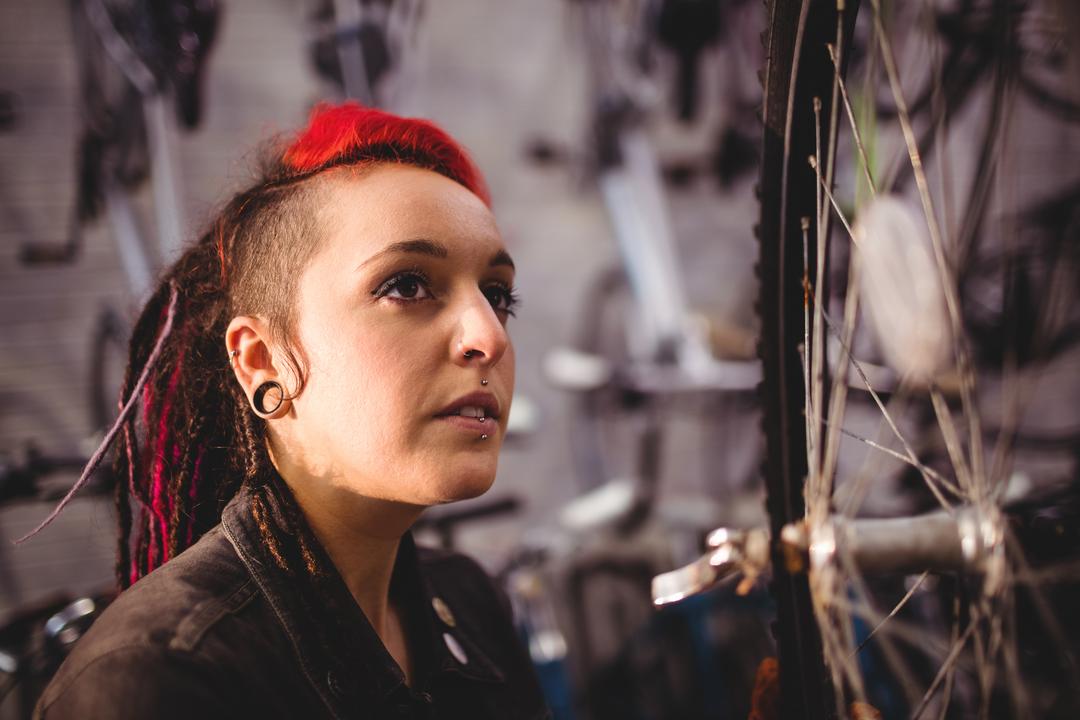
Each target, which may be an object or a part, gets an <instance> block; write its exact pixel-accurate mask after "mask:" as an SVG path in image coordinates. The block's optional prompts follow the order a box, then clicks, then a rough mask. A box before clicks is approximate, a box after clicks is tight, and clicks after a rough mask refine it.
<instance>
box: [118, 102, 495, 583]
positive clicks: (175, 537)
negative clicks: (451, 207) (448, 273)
mask: <svg viewBox="0 0 1080 720" xmlns="http://www.w3.org/2000/svg"><path fill="white" fill-rule="evenodd" d="M387 162H394V163H402V164H407V165H413V166H416V167H421V168H425V169H429V170H433V171H435V172H438V173H440V174H442V175H444V176H446V177H448V178H450V179H452V180H454V181H456V182H458V183H460V184H461V185H463V186H465V187H466V188H468V189H469V190H471V191H472V192H473V193H475V194H476V195H477V196H478V197H480V198H481V199H482V200H483V201H484V202H485V203H487V204H490V199H489V196H488V194H487V189H486V187H485V185H484V182H483V180H482V178H481V176H480V174H479V172H478V171H477V169H476V168H475V166H474V165H473V164H472V162H471V161H470V159H469V158H468V156H467V155H466V154H465V152H464V150H462V148H461V147H459V146H458V145H457V144H456V143H455V142H454V141H453V140H452V139H451V138H450V137H449V136H448V135H447V134H446V133H444V132H443V131H442V130H440V129H439V128H438V127H436V126H435V125H433V124H431V123H429V122H426V121H423V120H417V119H409V118H400V117H397V116H394V115H390V114H388V113H385V112H381V111H378V110H373V109H368V108H363V107H361V106H359V105H356V104H354V103H346V104H343V105H337V106H326V105H324V106H320V107H318V108H316V109H315V111H314V112H313V114H312V116H311V119H310V121H309V123H308V126H307V127H306V128H305V129H304V130H302V131H301V132H300V133H299V134H298V135H297V136H296V137H295V138H294V139H293V140H292V142H291V143H289V144H287V145H286V146H285V147H284V148H283V149H282V148H280V146H279V148H278V150H276V151H274V152H273V153H272V155H271V156H270V157H269V161H268V162H266V163H265V165H264V168H263V170H262V172H261V173H260V176H259V178H258V180H257V181H256V182H255V183H254V184H253V185H252V186H251V187H249V188H248V189H246V190H244V191H242V192H240V193H238V194H237V195H236V196H235V197H233V198H232V200H231V201H229V202H228V203H227V204H226V205H225V207H224V209H223V210H222V211H221V212H220V214H219V215H218V216H217V217H216V218H215V219H214V221H213V222H212V223H211V225H210V228H209V230H208V231H207V232H205V233H204V234H203V235H202V236H201V237H200V238H199V239H198V241H197V242H196V243H195V244H193V245H191V246H190V247H189V248H188V249H187V250H186V252H184V254H183V255H182V256H181V257H180V258H179V259H178V260H177V261H176V262H175V263H174V264H173V265H172V266H171V267H170V268H169V269H168V270H167V271H166V272H165V274H164V276H163V277H162V278H161V279H160V281H159V283H158V285H157V288H156V290H155V291H154V293H153V295H152V296H151V297H150V299H149V301H148V302H147V303H146V306H145V307H144V309H143V311H142V313H141V315H140V316H139V319H138V321H137V323H136V325H135V328H134V331H133V334H132V338H131V345H130V349H129V356H128V365H127V370H126V372H125V378H124V383H123V390H122V395H121V397H122V398H124V399H125V400H127V399H128V398H129V397H130V396H131V395H132V393H134V392H137V391H138V390H137V385H138V384H139V378H141V376H142V375H144V374H145V372H144V371H145V370H146V369H147V368H148V362H149V361H150V359H151V355H152V354H153V353H155V351H157V354H156V355H154V358H155V361H154V362H153V363H152V366H151V367H149V370H150V372H149V375H148V377H147V379H146V380H145V381H144V384H143V385H142V388H141V397H140V398H139V405H140V412H133V413H129V414H128V415H126V416H121V419H120V422H121V423H122V426H121V427H120V428H119V430H120V432H119V434H118V435H117V437H118V438H119V447H118V448H117V452H116V453H115V459H114V469H115V476H116V477H117V478H118V482H117V487H116V506H117V512H118V516H119V542H118V552H117V563H116V574H117V579H118V581H119V583H120V586H121V587H127V586H129V585H130V584H131V583H134V582H135V581H136V580H138V579H139V578H140V577H142V576H144V575H146V574H147V573H149V572H150V571H151V570H153V569H154V568H156V567H158V566H160V565H161V564H163V563H165V562H167V561H168V560H169V559H170V558H172V557H174V556H176V555H177V554H178V553H180V552H182V551H183V550H184V549H185V548H187V547H189V546H190V545H191V544H193V543H194V542H195V541H196V540H198V538H199V537H201V536H202V535H203V534H204V533H205V532H206V531H207V530H209V529H210V528H211V527H213V526H214V525H216V524H217V523H218V522H219V521H220V518H221V512H222V509H223V508H224V506H225V504H226V503H227V502H228V501H229V500H230V499H231V498H232V496H233V495H234V494H235V493H236V491H237V490H238V489H239V487H240V486H241V484H243V483H249V484H251V485H252V486H253V487H255V488H256V490H257V491H256V492H254V493H253V494H252V497H253V500H252V503H253V506H252V508H251V510H252V514H253V516H254V517H255V519H256V521H257V522H258V524H259V527H260V529H261V531H262V534H263V536H264V539H265V541H266V544H267V547H268V548H269V549H270V551H271V554H272V555H273V556H274V558H275V560H276V562H277V563H278V564H279V565H281V567H282V568H283V569H286V570H290V571H299V570H304V571H307V572H309V573H315V572H316V570H317V568H316V562H315V560H314V557H315V556H314V555H313V553H312V552H311V548H310V546H309V541H305V540H304V538H305V537H307V534H306V533H305V532H303V531H302V529H303V528H302V520H301V518H300V517H299V511H298V510H297V509H296V507H295V504H288V503H286V504H285V507H286V509H287V513H286V514H287V517H285V518H284V520H285V522H286V523H287V525H290V526H292V527H290V528H287V530H289V531H290V534H291V535H293V536H294V537H296V538H298V539H299V540H300V542H299V544H298V549H295V550H290V549H287V548H285V547H284V546H283V545H282V544H281V543H279V542H278V540H277V539H276V538H275V536H274V533H273V532H271V527H270V526H271V523H270V521H269V519H268V518H269V515H270V509H269V508H270V505H271V504H272V503H271V502H270V500H272V496H271V495H270V494H268V493H274V492H278V493H280V492H282V491H283V489H282V488H281V487H277V486H276V485H275V480H274V478H276V473H274V471H273V466H272V463H271V461H270V458H269V454H268V452H267V449H266V429H267V428H266V421H265V420H263V419H262V418H261V417H259V416H258V415H256V414H255V413H254V412H253V411H252V409H251V407H250V404H249V402H248V399H247V397H246V396H245V394H244V392H243V390H242V388H241V387H240V385H239V383H237V382H236V380H235V378H234V377H233V373H232V370H231V367H230V363H229V358H228V355H227V352H226V349H225V344H224V337H225V331H226V328H227V326H228V323H229V322H230V320H231V319H232V318H233V317H236V316H238V315H258V316H262V317H264V318H266V319H267V321H268V323H269V326H270V330H271V336H272V338H273V340H274V341H275V342H277V343H280V345H281V347H282V348H283V349H284V354H285V359H286V362H288V363H289V364H290V365H291V366H292V368H293V369H294V370H295V371H296V373H295V377H297V378H299V385H300V386H299V387H298V388H296V389H295V390H294V395H295V394H299V393H300V392H301V391H302V390H303V384H304V377H305V375H304V366H303V364H302V363H301V362H300V359H301V358H302V357H303V351H302V349H301V348H296V347H295V344H294V343H292V342H291V339H292V338H293V337H295V335H294V332H293V331H294V328H293V311H292V306H293V304H294V300H295V291H296V281H297V278H298V277H299V276H300V274H301V272H302V270H303V268H304V267H305V265H306V263H307V261H308V260H309V259H310V258H311V257H312V255H313V254H314V252H315V251H316V249H317V243H318V238H319V237H320V233H319V228H318V227H317V222H316V218H317V217H318V212H317V210H318V207H317V205H318V198H319V195H318V194H317V192H316V190H315V185H316V183H314V182H313V180H314V179H315V178H317V177H318V176H320V175H321V174H323V173H326V172H328V171H331V170H332V169H334V168H340V167H366V166H371V165H375V164H379V163H387ZM173 309H175V319H174V321H173V324H172V325H171V330H169V331H168V332H164V329H165V323H166V318H167V316H168V315H169V313H170V312H172V310H173ZM284 492H287V489H284ZM288 508H291V510H288ZM290 547H291V546H290Z"/></svg>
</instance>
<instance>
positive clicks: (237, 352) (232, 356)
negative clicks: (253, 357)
mask: <svg viewBox="0 0 1080 720" xmlns="http://www.w3.org/2000/svg"><path fill="white" fill-rule="evenodd" d="M239 355H240V348H233V349H232V350H230V351H229V363H230V364H231V363H232V361H233V360H235V359H236V358H237V356H239Z"/></svg>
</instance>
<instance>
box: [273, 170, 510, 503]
mask: <svg viewBox="0 0 1080 720" xmlns="http://www.w3.org/2000/svg"><path fill="white" fill-rule="evenodd" d="M316 197H317V200H316V202H317V204H318V205H319V206H320V207H321V208H322V210H321V211H320V214H319V218H318V224H319V227H320V228H322V235H323V237H322V238H321V240H320V248H319V250H318V251H317V253H316V254H315V256H314V257H313V259H312V260H311V262H310V264H309V265H308V267H307V268H306V269H305V271H304V272H303V274H302V275H301V277H300V280H299V283H298V293H297V313H296V321H297V324H296V335H297V339H298V341H299V345H300V347H301V348H302V350H303V354H304V356H305V357H306V360H307V367H308V375H307V384H306V386H305V387H304V390H303V392H302V393H301V394H300V395H299V397H297V398H296V399H295V400H294V401H293V403H292V408H291V410H290V412H289V413H288V414H287V415H286V416H285V417H283V418H281V419H280V420H275V421H272V422H271V427H272V433H273V437H274V441H275V443H274V444H275V447H274V451H275V456H276V459H278V460H279V465H280V464H281V461H282V460H283V461H284V462H285V463H286V464H287V465H288V466H289V467H290V468H297V469H300V470H301V472H303V473H304V474H305V475H308V476H310V477H312V478H314V479H315V480H316V481H318V482H320V483H323V482H325V483H329V485H330V487H332V488H334V489H335V490H348V491H349V492H351V493H357V494H360V495H363V496H366V497H371V498H378V499H383V500H392V501H398V502H405V503H410V504H415V505H432V504H436V503H441V502H448V501H451V500H458V499H463V498H468V497H474V496H476V495H479V494H481V493H483V492H484V491H486V490H487V489H488V488H489V487H490V485H491V483H492V481H493V480H494V478H495V469H496V462H497V458H498V453H499V448H500V446H501V444H502V440H503V435H504V434H505V432H506V418H507V415H508V413H509V410H510V399H511V395H512V393H513V389H514V351H513V346H512V345H511V343H510V338H509V336H508V335H507V332H506V322H507V319H508V316H509V315H510V314H511V313H512V310H513V307H512V306H513V296H512V293H511V290H512V287H513V281H514V268H513V264H512V263H511V261H510V258H509V256H508V255H507V254H506V250H505V248H504V246H503V242H502V238H501V237H500V235H499V231H498V229H497V228H496V226H495V219H494V217H493V216H492V214H491V211H490V210H488V208H487V207H486V206H485V205H484V203H483V202H481V201H480V200H479V199H478V198H477V197H476V196H475V195H473V194H472V193H471V192H470V191H468V190H466V189H465V188H464V187H462V186H461V185H458V184H457V183H456V182H454V181H452V180H449V179H447V178H445V177H443V176H441V175H439V174H437V173H434V172H431V171H428V170H422V169H419V168H415V167H411V166H405V165H395V164H385V165H380V166H377V167H375V168H374V169H370V170H369V171H366V172H362V173H355V172H352V171H348V170H346V171H342V172H337V173H334V174H333V175H331V176H329V177H327V178H326V179H325V182H324V183H323V185H322V187H321V188H319V189H318V190H317V191H316ZM466 353H468V355H469V357H467V356H466ZM484 381H486V383H485V382H484ZM286 385H287V386H288V385H289V383H286ZM469 396H472V397H469ZM462 405H464V407H462ZM481 412H482V414H483V415H484V419H483V420H480V418H478V417H469V416H470V415H477V414H480V413H481ZM484 436H486V437H484ZM283 453H284V454H285V455H286V456H287V457H284V458H282V457H281V455H282V454H283ZM288 479H290V480H292V478H288ZM328 489H329V488H328Z"/></svg>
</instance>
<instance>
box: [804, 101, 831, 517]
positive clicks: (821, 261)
mask: <svg viewBox="0 0 1080 720" xmlns="http://www.w3.org/2000/svg"><path fill="white" fill-rule="evenodd" d="M814 130H815V132H814V162H813V167H814V173H815V175H816V176H817V179H818V183H817V201H816V205H815V207H816V208H817V225H816V228H817V242H816V243H815V250H816V264H815V272H814V285H813V287H811V288H810V296H811V298H812V299H813V301H814V326H813V343H814V345H813V349H812V350H811V352H810V363H811V373H812V381H813V385H812V387H811V393H810V396H811V401H812V402H813V411H814V414H813V415H812V416H811V417H812V420H811V422H812V424H813V426H814V436H815V438H817V439H820V437H821V419H822V410H823V408H822V395H823V394H824V393H825V375H824V367H825V360H826V358H825V350H824V348H825V333H824V331H823V328H822V321H821V318H822V313H823V312H824V308H822V306H821V303H820V302H819V301H818V299H819V297H821V295H820V293H821V292H822V288H823V287H824V284H825V235H824V233H825V224H826V213H825V204H824V202H823V201H822V198H821V190H822V185H823V181H822V177H821V100H820V99H819V98H814ZM823 301H824V302H827V301H828V298H823ZM821 452H822V448H821V443H820V442H815V443H814V454H813V455H812V459H813V464H812V465H811V466H810V477H809V478H808V479H809V486H810V490H811V492H810V493H808V498H807V499H808V500H816V498H817V494H816V493H815V492H814V490H815V489H816V487H817V485H818V482H817V479H819V478H820V477H821V470H822V467H821Z"/></svg>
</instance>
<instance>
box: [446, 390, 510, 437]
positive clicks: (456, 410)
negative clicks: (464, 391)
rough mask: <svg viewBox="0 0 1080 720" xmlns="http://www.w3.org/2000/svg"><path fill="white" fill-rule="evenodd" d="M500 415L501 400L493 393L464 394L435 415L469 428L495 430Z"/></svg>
mask: <svg viewBox="0 0 1080 720" xmlns="http://www.w3.org/2000/svg"><path fill="white" fill-rule="evenodd" d="M499 415H500V408H499V400H498V398H496V397H495V396H494V395H492V394H491V393H487V392H475V393H470V394H468V395H464V396H462V397H460V398H458V399H457V400H455V401H454V402H452V403H450V404H449V405H447V406H446V407H445V408H443V409H442V410H440V411H439V412H438V413H437V414H436V415H435V417H436V418H438V419H440V420H445V421H448V422H451V423H453V424H454V425H457V426H459V427H462V428H464V429H467V430H479V431H481V432H482V431H485V430H486V431H488V432H492V431H494V429H495V427H496V426H497V425H498V420H499Z"/></svg>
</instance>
